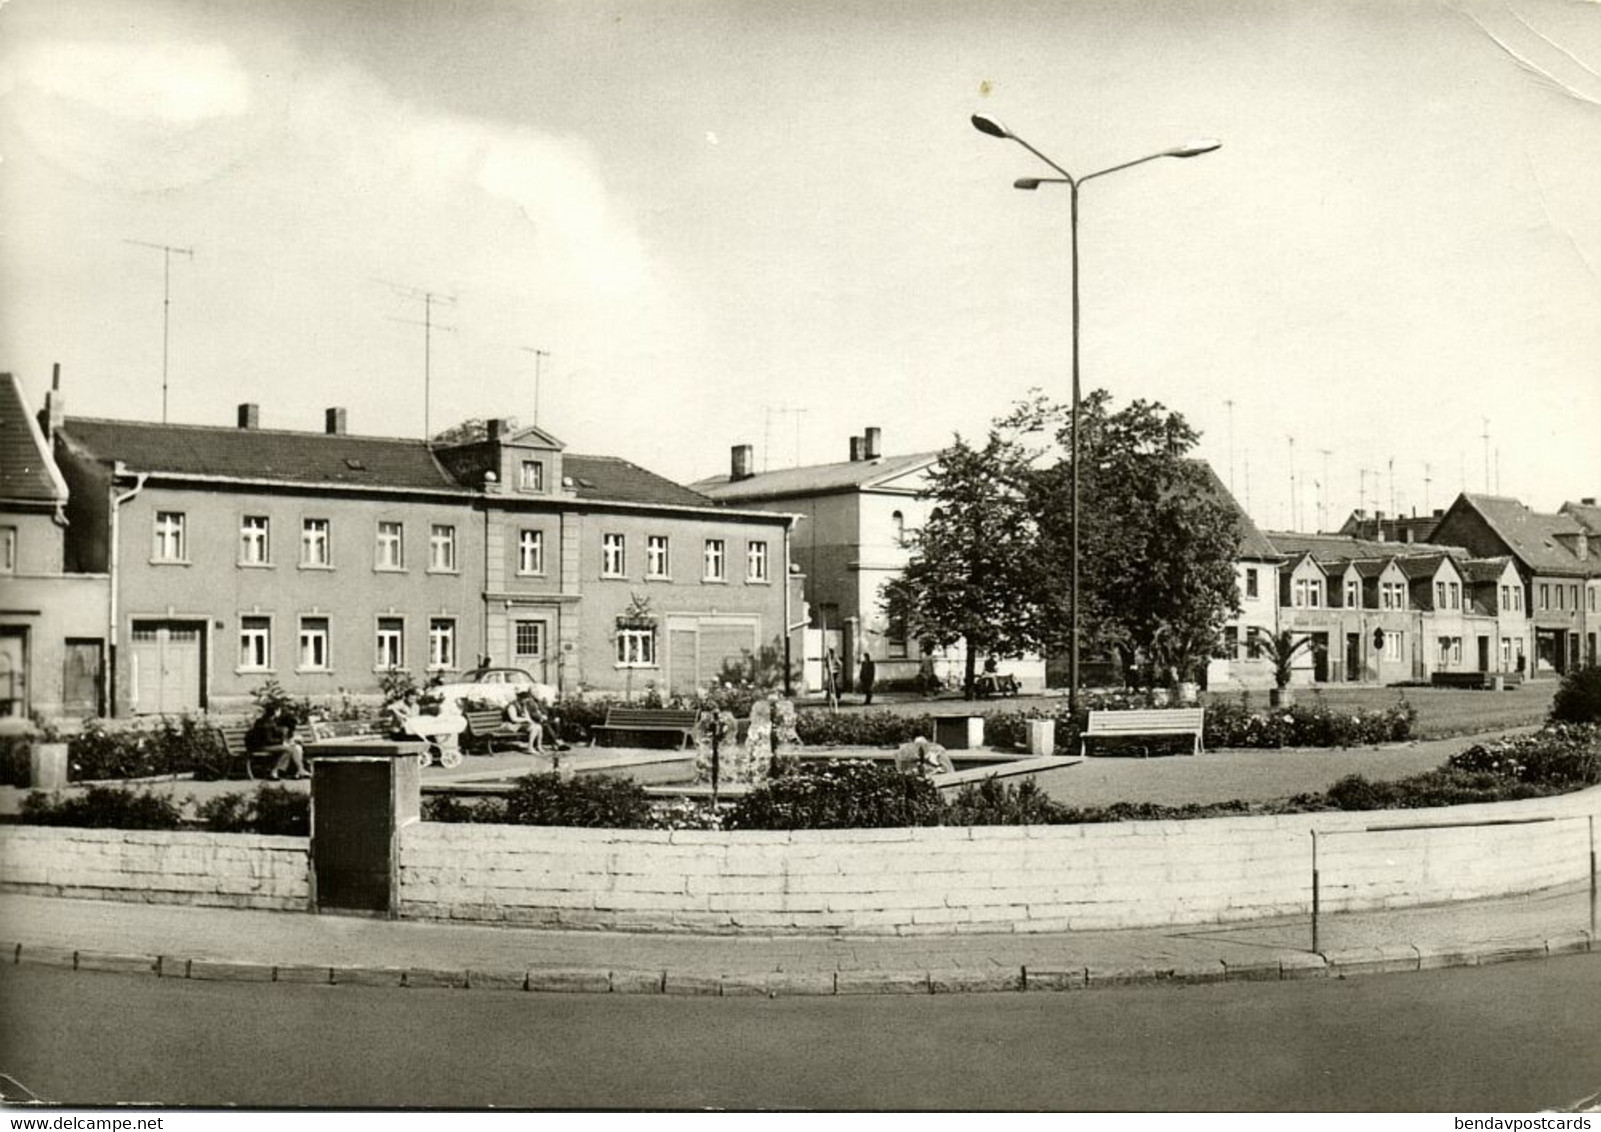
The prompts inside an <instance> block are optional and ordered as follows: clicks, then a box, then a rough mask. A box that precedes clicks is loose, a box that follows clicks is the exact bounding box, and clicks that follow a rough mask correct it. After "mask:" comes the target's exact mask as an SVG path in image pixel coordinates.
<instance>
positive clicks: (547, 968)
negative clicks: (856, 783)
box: [0, 884, 1601, 995]
mask: <svg viewBox="0 0 1601 1132" xmlns="http://www.w3.org/2000/svg"><path fill="white" fill-rule="evenodd" d="M1590 916H1591V907H1590V892H1589V888H1588V885H1586V884H1579V885H1567V886H1563V887H1561V888H1557V889H1550V890H1546V891H1544V892H1540V893H1535V894H1531V895H1527V896H1521V897H1512V898H1503V899H1498V900H1489V901H1475V902H1470V903H1462V904H1451V905H1440V906H1435V907H1429V908H1414V909H1401V910H1393V911H1384V912H1362V913H1345V914H1341V915H1335V916H1326V917H1324V919H1323V921H1322V923H1321V925H1320V931H1319V950H1318V952H1317V953H1314V952H1313V951H1312V950H1311V924H1310V918H1309V917H1306V916H1301V917H1295V918H1288V919H1279V920H1270V921H1253V922H1250V923H1245V924H1237V925H1229V924H1198V925H1188V926H1181V927H1172V928H1161V929H1146V930H1130V931H1110V932H1072V933H1058V934H1049V935H1046V934H1042V935H1022V934H1011V935H979V934H965V935H941V936H915V937H876V936H866V937H853V938H835V937H827V938H822V937H819V938H796V937H762V938H748V937H735V936H684V935H668V934H625V933H615V932H578V931H537V930H529V929H520V928H500V927H486V926H478V925H457V924H433V923H417V922H410V921H400V922H395V921H385V920H370V919H361V918H353V917H343V916H316V915H311V914H304V913H295V912H288V913H284V912H251V911H241V910H233V909H212V908H191V907H180V906H167V905H148V904H129V903H119V902H115V901H97V900H67V899H59V898H53V897H43V896H21V895H13V894H0V947H3V952H0V954H3V956H4V960H3V961H4V962H5V963H8V964H9V963H27V964H45V965H51V966H59V967H70V968H75V969H78V970H98V971H117V972H123V973H130V974H135V973H137V974H146V975H150V974H155V975H159V976H160V977H162V978H194V979H225V980H248V981H258V982H296V983H337V984H346V983H357V984H364V985H376V986H388V987H396V988H399V987H414V986H451V987H467V988H471V989H475V990H484V989H494V990H503V991H505V990H532V991H585V992H601V993H606V992H612V993H625V992H627V993H668V994H673V993H680V994H711V995H718V994H724V995H734V994H741V995H746V994H771V995H780V994H782V995H790V994H813V995H816V994H822V995H829V994H858V993H881V994H882V993H922V994H927V993H930V992H947V991H1008V990H1010V991H1016V990H1062V989H1069V988H1078V987H1086V986H1087V987H1098V986H1109V985H1130V984H1140V983H1153V982H1180V983H1183V982H1213V981H1222V980H1225V979H1227V980H1234V979H1255V980H1276V979H1288V978H1306V977H1345V976H1348V975H1357V974H1376V973H1380V972H1389V971H1411V970H1420V969H1426V968H1431V967H1445V966H1474V965H1478V964H1483V963H1492V962H1500V961H1504V960H1511V959H1528V958H1540V957H1544V956H1547V955H1555V954H1566V953H1572V952H1583V951H1591V950H1596V951H1601V943H1593V941H1592V939H1591V937H1590V933H1589V931H1588V928H1589V925H1590Z"/></svg>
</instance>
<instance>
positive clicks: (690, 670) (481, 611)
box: [55, 405, 790, 714]
mask: <svg viewBox="0 0 1601 1132" xmlns="http://www.w3.org/2000/svg"><path fill="white" fill-rule="evenodd" d="M55 411H57V412H58V410H55ZM346 423H347V422H346V414H345V411H344V410H343V409H338V408H334V409H329V410H327V413H326V417H325V427H324V430H323V431H322V432H320V433H319V432H301V431H292V430H285V429H267V428H263V427H261V422H260V413H259V409H258V408H257V406H255V405H241V406H240V407H239V411H238V417H237V421H236V426H235V427H233V428H219V427H210V426H196V425H168V424H153V423H146V422H134V421H118V420H103V419H90V418H67V419H65V420H63V421H61V423H60V426H59V429H58V430H57V432H56V435H55V454H56V457H57V461H58V463H59V465H60V467H61V470H62V473H63V475H64V478H65V480H66V482H67V484H68V485H69V487H70V488H71V501H70V502H69V503H68V505H67V516H68V520H69V522H70V527H69V530H70V532H71V538H70V539H69V541H68V557H69V561H68V569H71V570H87V571H94V572H98V573H102V574H104V575H106V576H107V578H108V580H109V581H108V585H109V609H108V611H107V614H106V617H105V620H104V621H103V625H104V635H105V640H106V643H107V651H108V677H109V678H108V681H107V684H108V700H109V704H110V706H111V709H112V710H113V711H114V712H116V713H124V712H132V713H140V714H144V713H170V712H180V711H191V710H200V709H219V708H230V707H237V706H241V705H243V704H245V703H247V702H248V701H249V697H250V694H251V691H252V690H253V689H255V688H257V687H259V686H261V685H262V684H264V683H265V682H266V681H267V680H269V679H272V680H276V681H277V682H278V683H279V684H281V685H282V686H283V687H284V688H285V689H286V690H287V691H288V692H290V693H291V694H294V695H309V696H315V697H325V698H326V697H337V696H338V695H340V694H351V695H371V694H373V693H375V692H376V691H377V690H378V687H379V681H380V680H381V679H382V677H383V676H384V674H385V673H386V672H390V671H393V670H398V669H405V670H409V671H411V672H413V673H415V674H419V675H427V676H439V677H441V678H450V677H452V676H454V675H455V674H457V673H460V672H462V671H464V670H468V669H471V668H472V667H474V666H475V665H476V664H477V663H478V661H479V660H480V659H484V658H487V659H489V660H491V661H493V662H494V663H497V664H515V665H517V666H520V667H525V668H528V669H529V670H531V671H532V672H533V673H534V674H535V675H536V677H538V678H541V679H543V680H545V681H546V682H549V683H552V684H555V685H557V686H558V687H559V688H561V689H562V690H563V691H575V690H580V689H589V688H593V689H597V690H605V691H619V692H630V693H632V692H638V691H642V690H643V689H644V688H646V687H647V686H652V685H654V686H657V687H661V688H670V689H672V690H676V691H682V690H689V689H692V688H694V687H697V686H701V685H703V684H704V683H705V682H706V680H707V679H709V678H710V677H711V676H714V675H719V674H721V673H722V672H723V671H724V668H725V666H728V665H740V664H745V663H749V661H750V660H751V658H752V657H754V656H756V655H758V654H760V653H761V651H762V650H763V649H764V648H767V649H777V650H780V651H781V649H782V645H783V641H784V626H785V624H786V621H787V618H786V607H787V605H788V603H789V599H790V598H789V585H788V573H787V571H786V569H785V563H787V562H788V560H789V559H788V553H787V542H788V535H789V528H790V520H789V518H788V517H787V516H783V515H774V514H770V513H765V512H761V513H755V512H740V511H737V510H734V509H731V508H727V507H722V506H719V505H718V504H716V503H714V502H713V501H711V500H709V499H707V498H706V497H705V496H702V495H700V494H698V493H696V492H693V491H691V490H689V489H688V488H685V487H683V486H682V485H679V484H676V483H673V482H671V481H669V480H666V479H663V478H662V477H660V476H656V475H654V474H653V473H650V472H648V471H646V470H645V469H643V468H639V467H637V466H635V465H633V464H630V463H628V462H627V461H624V460H618V459H615V458H610V457H594V456H580V455H575V454H570V453H567V452H566V451H565V450H564V446H563V445H562V444H561V443H560V442H559V441H558V440H556V439H555V438H554V437H552V436H550V435H549V434H548V433H545V432H542V431H540V430H537V429H525V430H522V431H517V430H514V429H512V428H510V427H508V425H507V424H506V423H505V422H501V421H491V422H488V424H487V426H485V427H484V428H483V429H481V430H480V431H479V433H476V434H473V435H471V436H469V437H468V438H467V439H464V440H460V441H458V442H456V443H453V444H450V445H439V444H429V443H427V442H424V441H422V440H408V439H396V438H384V437H366V436H357V435H353V434H351V433H349V432H348V430H347V427H346Z"/></svg>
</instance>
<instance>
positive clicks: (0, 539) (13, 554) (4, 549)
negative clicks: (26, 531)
mask: <svg viewBox="0 0 1601 1132" xmlns="http://www.w3.org/2000/svg"><path fill="white" fill-rule="evenodd" d="M16 572H17V528H16V527H0V574H15V573H16Z"/></svg>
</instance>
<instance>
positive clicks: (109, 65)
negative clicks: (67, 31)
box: [7, 40, 251, 125]
mask: <svg viewBox="0 0 1601 1132" xmlns="http://www.w3.org/2000/svg"><path fill="white" fill-rule="evenodd" d="M10 69H12V70H13V76H12V82H14V83H18V84H23V85H26V86H29V87H32V88H34V89H36V90H37V91H40V92H43V93H45V94H49V95H54V96H56V97H58V98H64V99H68V100H70V101H72V102H76V103H82V104H85V105H87V106H91V107H93V108H95V109H97V110H100V111H103V112H105V113H107V114H110V115H112V116H114V117H117V118H131V119H152V118H153V119H158V120H161V121H166V122H171V123H174V124H177V125H192V124H194V123H196V122H201V121H204V120H205V119H208V118H221V117H236V116H238V115H240V114H243V113H245V112H246V111H247V110H249V108H250V101H251V99H250V93H251V92H250V77H249V76H248V75H247V74H246V73H245V72H244V70H243V69H241V68H240V66H239V63H238V61H237V60H236V59H235V58H234V56H233V53H232V52H231V51H229V50H228V49H227V48H226V47H223V46H221V45H219V44H188V43H166V44H134V43H94V42H86V41H73V40H55V41H50V42H44V43H37V44H32V45H30V46H28V47H26V48H24V49H23V50H21V51H20V52H18V53H17V55H16V56H15V57H14V58H13V60H12V63H11V68H10ZM7 85H10V84H7Z"/></svg>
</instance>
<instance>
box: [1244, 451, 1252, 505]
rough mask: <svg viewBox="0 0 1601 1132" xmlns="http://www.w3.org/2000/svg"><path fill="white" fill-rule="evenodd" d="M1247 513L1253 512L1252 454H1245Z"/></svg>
mask: <svg viewBox="0 0 1601 1132" xmlns="http://www.w3.org/2000/svg"><path fill="white" fill-rule="evenodd" d="M1244 470H1245V513H1246V514H1247V515H1249V514H1250V513H1251V454H1250V453H1249V452H1247V453H1246V454H1245V469H1244Z"/></svg>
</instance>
